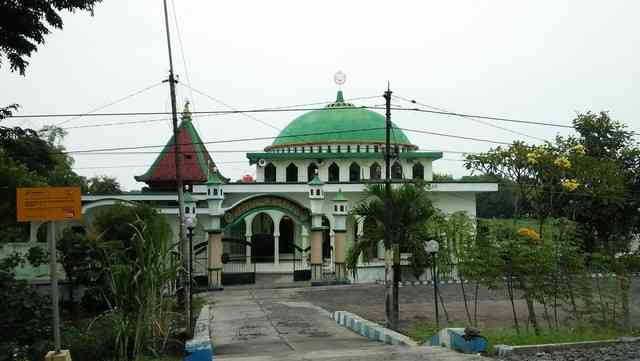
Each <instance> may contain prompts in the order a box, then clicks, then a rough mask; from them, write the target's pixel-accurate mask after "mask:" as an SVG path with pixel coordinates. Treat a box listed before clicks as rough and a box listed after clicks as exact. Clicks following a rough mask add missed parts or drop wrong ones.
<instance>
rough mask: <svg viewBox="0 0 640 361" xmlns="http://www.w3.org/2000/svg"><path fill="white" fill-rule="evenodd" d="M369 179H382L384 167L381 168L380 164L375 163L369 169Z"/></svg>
mask: <svg viewBox="0 0 640 361" xmlns="http://www.w3.org/2000/svg"><path fill="white" fill-rule="evenodd" d="M369 178H371V179H374V180H380V179H382V167H380V164H378V163H373V164H372V165H371V167H369Z"/></svg>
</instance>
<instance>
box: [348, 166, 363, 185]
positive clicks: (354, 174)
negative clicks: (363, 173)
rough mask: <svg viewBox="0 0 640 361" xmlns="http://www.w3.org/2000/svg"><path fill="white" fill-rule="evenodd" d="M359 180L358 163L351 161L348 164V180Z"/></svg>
mask: <svg viewBox="0 0 640 361" xmlns="http://www.w3.org/2000/svg"><path fill="white" fill-rule="evenodd" d="M358 181H360V165H358V163H356V162H353V163H351V165H350V166H349V182H358Z"/></svg>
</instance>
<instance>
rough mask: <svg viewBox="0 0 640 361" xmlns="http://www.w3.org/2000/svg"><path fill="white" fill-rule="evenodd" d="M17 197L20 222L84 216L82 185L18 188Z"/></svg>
mask: <svg viewBox="0 0 640 361" xmlns="http://www.w3.org/2000/svg"><path fill="white" fill-rule="evenodd" d="M16 198H17V202H16V203H17V206H18V212H17V213H18V222H29V221H71V220H79V219H81V218H82V213H81V211H80V187H37V188H18V190H17V197H16Z"/></svg>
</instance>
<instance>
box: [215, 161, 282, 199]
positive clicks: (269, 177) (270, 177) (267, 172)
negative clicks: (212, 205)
mask: <svg viewBox="0 0 640 361" xmlns="http://www.w3.org/2000/svg"><path fill="white" fill-rule="evenodd" d="M264 181H265V182H272V183H275V181H276V166H275V165H273V163H269V164H267V166H266V167H264ZM214 192H215V191H214Z"/></svg>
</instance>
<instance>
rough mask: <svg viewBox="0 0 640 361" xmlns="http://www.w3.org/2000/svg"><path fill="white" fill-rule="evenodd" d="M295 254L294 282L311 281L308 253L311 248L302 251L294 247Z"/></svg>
mask: <svg viewBox="0 0 640 361" xmlns="http://www.w3.org/2000/svg"><path fill="white" fill-rule="evenodd" d="M294 247H295V248H294V252H293V281H294V282H299V281H309V280H311V265H310V264H309V259H308V252H309V249H310V247H307V248H306V249H302V248H300V247H298V246H295V245H294Z"/></svg>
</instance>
